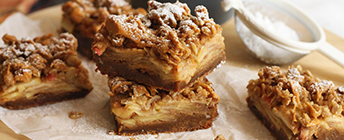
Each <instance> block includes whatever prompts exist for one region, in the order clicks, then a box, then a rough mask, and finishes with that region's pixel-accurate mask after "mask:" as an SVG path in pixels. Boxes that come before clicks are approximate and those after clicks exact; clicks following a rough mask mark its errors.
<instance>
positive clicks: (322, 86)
mask: <svg viewBox="0 0 344 140" xmlns="http://www.w3.org/2000/svg"><path fill="white" fill-rule="evenodd" d="M333 87H334V83H333V82H332V81H327V80H321V81H319V82H315V83H314V84H312V85H311V86H310V90H311V91H312V92H316V91H317V90H318V91H323V90H327V89H331V88H333Z"/></svg>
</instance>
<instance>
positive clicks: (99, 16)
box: [62, 0, 146, 58]
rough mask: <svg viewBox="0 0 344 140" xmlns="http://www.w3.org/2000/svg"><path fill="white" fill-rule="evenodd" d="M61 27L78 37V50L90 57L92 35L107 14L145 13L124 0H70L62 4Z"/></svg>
mask: <svg viewBox="0 0 344 140" xmlns="http://www.w3.org/2000/svg"><path fill="white" fill-rule="evenodd" d="M62 11H63V18H62V28H63V29H64V30H66V31H68V32H70V33H73V35H74V36H75V37H76V38H77V39H78V43H79V47H78V52H80V53H81V54H82V55H85V56H86V57H89V58H92V51H91V46H92V42H93V35H94V34H95V33H96V32H97V31H98V30H99V29H100V27H101V26H102V25H103V23H104V22H105V20H106V19H107V17H108V16H109V15H112V14H115V15H121V14H126V15H130V14H138V13H142V14H145V13H146V11H145V10H144V9H142V8H139V9H133V8H132V7H131V6H130V5H129V4H128V3H127V2H126V1H125V0H70V1H68V2H66V3H65V4H64V5H63V6H62Z"/></svg>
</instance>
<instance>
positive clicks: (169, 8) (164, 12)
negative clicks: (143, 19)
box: [148, 1, 186, 25]
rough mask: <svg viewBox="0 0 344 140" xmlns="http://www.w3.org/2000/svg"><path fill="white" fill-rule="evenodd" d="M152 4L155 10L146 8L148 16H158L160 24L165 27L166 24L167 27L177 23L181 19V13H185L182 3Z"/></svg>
mask: <svg viewBox="0 0 344 140" xmlns="http://www.w3.org/2000/svg"><path fill="white" fill-rule="evenodd" d="M153 2H154V5H153V6H156V7H157V8H156V9H152V7H149V8H148V11H149V15H148V16H158V17H161V18H160V19H159V20H160V23H161V24H162V25H165V24H166V23H167V24H168V25H169V23H170V22H172V23H177V21H178V20H179V19H180V18H181V17H182V15H183V13H186V11H185V9H184V8H183V6H185V5H186V4H183V3H179V2H177V3H175V4H172V3H164V4H162V3H159V2H155V1H153Z"/></svg>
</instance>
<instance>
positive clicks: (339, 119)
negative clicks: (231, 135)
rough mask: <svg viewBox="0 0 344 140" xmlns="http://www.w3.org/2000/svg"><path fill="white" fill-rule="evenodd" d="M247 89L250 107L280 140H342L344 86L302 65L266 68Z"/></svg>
mask: <svg viewBox="0 0 344 140" xmlns="http://www.w3.org/2000/svg"><path fill="white" fill-rule="evenodd" d="M258 76H259V78H258V79H256V80H251V81H250V82H249V84H248V86H247V90H248V94H249V97H248V98H247V102H248V106H249V108H250V109H251V110H252V111H253V113H254V114H255V115H256V116H257V117H258V118H259V119H260V120H261V121H262V122H263V123H264V125H265V126H266V127H267V128H268V129H269V130H270V131H271V132H272V133H273V134H274V135H275V136H276V137H277V139H279V140H290V139H295V140H311V139H343V138H344V116H343V115H344V112H343V104H344V100H343V94H344V87H339V88H335V86H334V84H333V82H331V81H326V80H320V79H318V78H316V77H314V76H313V75H312V74H311V72H309V71H303V70H302V68H301V67H300V66H297V67H290V68H289V69H288V70H287V71H286V72H282V71H281V70H280V68H279V67H265V68H263V69H261V70H260V71H259V73H258Z"/></svg>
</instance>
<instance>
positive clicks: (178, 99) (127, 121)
mask: <svg viewBox="0 0 344 140" xmlns="http://www.w3.org/2000/svg"><path fill="white" fill-rule="evenodd" d="M109 87H110V90H111V93H110V95H111V106H112V113H113V114H114V115H115V116H116V123H117V132H118V134H120V135H137V134H156V133H171V132H180V131H192V130H197V129H205V128H209V127H210V126H211V125H212V120H213V119H214V118H215V117H216V116H217V115H218V113H217V103H218V101H219V97H218V96H217V95H216V94H215V92H214V91H213V89H212V88H211V83H210V82H209V81H207V80H206V79H205V78H202V79H201V80H200V82H197V83H195V84H194V85H193V86H192V87H190V88H187V89H185V90H184V91H183V92H181V93H178V92H173V91H164V90H160V89H157V88H154V87H150V86H145V85H141V84H137V83H136V82H133V81H128V80H125V79H124V78H121V77H113V78H110V79H109ZM166 111H167V112H166ZM133 121H134V122H133Z"/></svg>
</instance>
